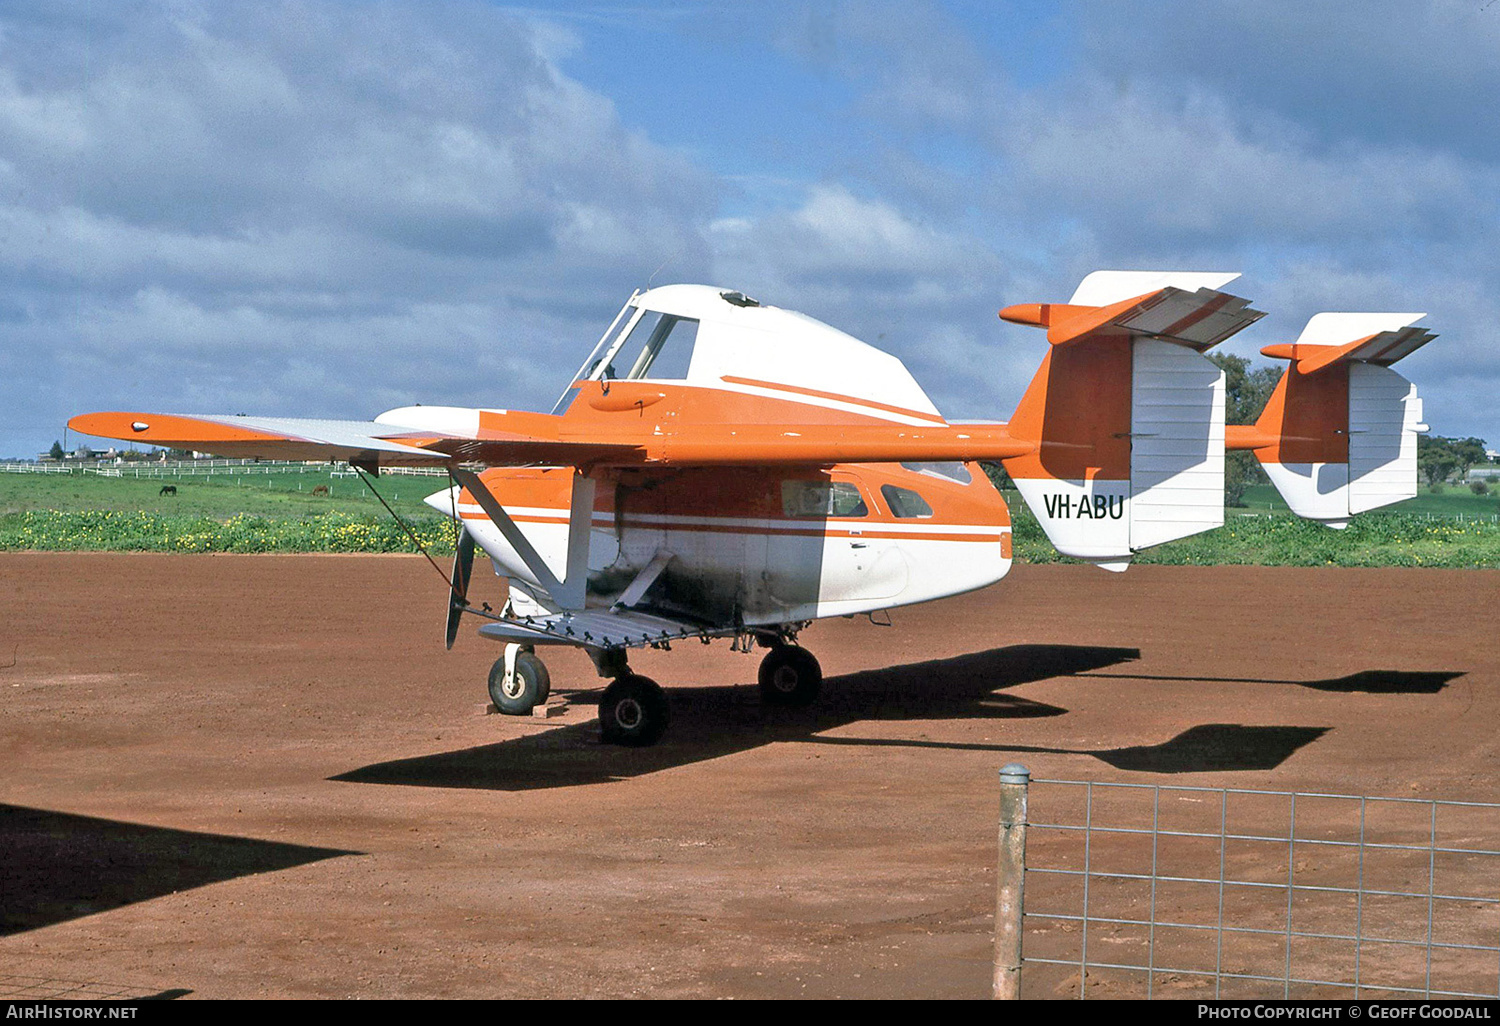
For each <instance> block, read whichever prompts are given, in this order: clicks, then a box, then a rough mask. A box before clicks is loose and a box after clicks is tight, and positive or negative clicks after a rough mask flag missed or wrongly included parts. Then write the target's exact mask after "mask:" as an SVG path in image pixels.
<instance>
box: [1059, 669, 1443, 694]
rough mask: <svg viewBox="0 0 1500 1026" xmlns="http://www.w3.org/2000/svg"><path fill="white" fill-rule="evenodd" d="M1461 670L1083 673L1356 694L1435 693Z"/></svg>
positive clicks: (1095, 675) (1119, 677)
mask: <svg viewBox="0 0 1500 1026" xmlns="http://www.w3.org/2000/svg"><path fill="white" fill-rule="evenodd" d="M1463 675H1464V671H1463V670H1361V671H1360V672H1358V673H1350V674H1345V675H1344V676H1342V677H1331V678H1328V679H1326V680H1274V679H1270V678H1266V677H1153V676H1146V675H1143V674H1134V673H1085V674H1082V676H1085V677H1109V678H1113V679H1126V680H1183V681H1202V682H1204V683H1208V684H1295V685H1296V686H1297V687H1299V688H1308V689H1310V690H1313V691H1332V692H1336V693H1338V694H1346V695H1352V694H1360V695H1435V694H1437V693H1438V692H1439V691H1441V690H1443V688H1445V687H1447V686H1448V682H1449V681H1452V680H1457V679H1458V678H1459V677H1462V676H1463Z"/></svg>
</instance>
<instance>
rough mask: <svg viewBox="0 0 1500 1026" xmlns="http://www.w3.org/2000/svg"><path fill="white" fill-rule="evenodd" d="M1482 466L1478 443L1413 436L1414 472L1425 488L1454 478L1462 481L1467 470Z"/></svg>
mask: <svg viewBox="0 0 1500 1026" xmlns="http://www.w3.org/2000/svg"><path fill="white" fill-rule="evenodd" d="M1483 462H1484V441H1483V440H1482V439H1478V438H1444V437H1443V436H1442V435H1418V436H1417V472H1418V473H1420V474H1421V475H1422V476H1423V477H1424V478H1426V480H1427V483H1428V484H1429V485H1437V484H1442V483H1443V482H1444V481H1446V480H1448V478H1450V477H1454V476H1457V477H1458V479H1459V480H1460V481H1462V480H1463V479H1464V478H1465V477H1467V476H1468V474H1469V468H1470V467H1472V466H1473V465H1474V464H1476V463H1483Z"/></svg>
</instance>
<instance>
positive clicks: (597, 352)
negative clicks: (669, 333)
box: [552, 291, 640, 413]
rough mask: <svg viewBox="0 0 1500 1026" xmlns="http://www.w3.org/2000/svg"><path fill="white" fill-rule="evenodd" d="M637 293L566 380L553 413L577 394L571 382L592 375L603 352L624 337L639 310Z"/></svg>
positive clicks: (558, 410)
mask: <svg viewBox="0 0 1500 1026" xmlns="http://www.w3.org/2000/svg"><path fill="white" fill-rule="evenodd" d="M638 295H640V292H639V291H637V292H633V293H631V295H630V301H629V302H627V303H626V304H625V305H624V306H623V307H621V309H620V312H619V313H618V314H616V315H615V319H614V320H613V321H611V322H610V325H609V329H608V330H607V331H605V333H604V337H603V338H601V339H600V340H599V344H598V345H596V346H595V347H594V351H593V352H592V353H590V354H589V358H588V359H587V360H584V361H583V366H582V367H579V368H578V373H577V374H574V375H573V376H572V377H571V378H570V379H569V380H568V387H567V389H565V390H564V391H563V394H562V396H561V398H559V399H558V400H557V404H556V405H555V406H553V407H552V412H553V413H562V412H563V410H566V409H567V408H568V404H569V403H571V402H572V401H573V397H574V396H575V395H577V394H578V390H577V389H575V388H574V387H573V382H575V381H583V380H586V379H588V378H591V377H593V376H594V372H595V371H596V370H598V369H599V363H600V361H602V360H603V359H604V354H606V353H608V352H609V351H610V350H611V349H613V348H614V347H615V345H616V344H618V343H619V341H620V339H621V338H622V337H624V335H625V332H626V330H627V329H628V328H629V327H630V325H631V324H632V323H634V319H635V317H636V315H637V314H639V313H640V310H639V309H637V308H636V306H635V297H636V296H638Z"/></svg>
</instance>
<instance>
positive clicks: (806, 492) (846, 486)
mask: <svg viewBox="0 0 1500 1026" xmlns="http://www.w3.org/2000/svg"><path fill="white" fill-rule="evenodd" d="M781 511H782V512H783V513H785V514H786V515H787V516H789V517H793V518H794V519H797V520H824V519H826V518H828V517H866V516H869V515H870V508H869V507H868V506H866V505H865V499H864V496H862V495H860V494H859V489H858V488H857V487H855V486H854V485H852V484H850V483H849V482H847V481H783V482H781Z"/></svg>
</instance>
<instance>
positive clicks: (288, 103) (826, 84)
mask: <svg viewBox="0 0 1500 1026" xmlns="http://www.w3.org/2000/svg"><path fill="white" fill-rule="evenodd" d="M1495 109H1500V4H1492V3H1486V2H1485V0H1431V2H1419V0H1369V2H1366V3H1362V4H1358V5H1351V4H1343V3H1319V2H1309V0H1302V2H1296V3H1294V2H1289V0H1243V2H1237V3H1227V2H1226V3H1213V2H1203V0H1198V2H1193V3H1188V2H1179V0H1158V2H1153V3H1151V4H1149V5H1137V4H1129V3H1122V2H1118V0H1116V2H1106V0H1098V2H1094V0H1080V2H1076V3H1071V4H1064V5H1058V4H1050V3H1033V2H1018V3H1005V2H1000V0H994V2H984V3H981V2H966V0H950V2H926V3H924V2H918V0H901V2H890V3H887V2H881V0H859V2H846V3H836V2H830V0H823V2H817V3H795V2H769V0H765V2H757V0H742V2H735V3H730V2H717V0H705V2H701V3H692V2H686V0H679V2H671V3H647V2H635V3H605V2H597V3H570V4H564V3H548V2H536V3H531V4H528V5H501V4H486V3H478V2H466V3H422V4H417V3H369V2H363V0H361V2H354V0H349V2H342V3H340V2H322V3H315V2H298V3H280V2H273V3H257V4H231V3H227V2H220V3H208V2H195V0H156V2H147V0H112V2H94V3H85V2H76V0H75V2H70V0H35V2H33V0H6V2H4V3H0V398H3V400H4V401H3V403H0V455H30V454H34V453H36V452H37V451H40V450H42V449H45V448H46V447H47V446H48V445H50V444H51V442H52V440H53V439H54V438H58V437H61V435H62V429H63V423H64V421H65V420H66V419H67V417H68V416H70V415H71V414H74V413H79V412H85V411H89V410H100V409H140V410H162V411H171V412H250V413H262V414H272V415H284V416H299V415H300V416H336V417H357V418H365V417H369V416H372V415H373V414H375V413H378V412H380V411H381V410H384V409H387V408H389V407H393V406H398V405H403V404H406V403H411V402H422V403H432V404H438V403H443V404H453V405H483V406H500V407H517V408H532V409H547V408H549V406H550V404H551V402H552V400H553V399H554V398H555V396H556V393H557V392H558V391H559V389H560V388H561V385H562V381H561V378H562V377H563V376H565V375H566V374H567V373H568V371H569V370H570V369H571V368H572V367H574V366H576V364H577V362H578V360H579V359H580V354H581V353H583V352H585V351H586V349H587V347H589V346H590V345H592V343H593V341H594V340H595V339H596V338H597V336H598V334H599V332H600V331H601V330H602V328H603V326H604V325H605V324H606V323H607V322H608V320H609V318H610V317H611V316H612V315H613V313H614V311H615V310H616V309H617V308H618V306H619V304H620V303H621V302H622V301H623V300H624V298H625V296H627V295H628V294H629V292H630V291H631V289H632V288H635V287H637V286H641V285H644V284H646V283H647V282H648V281H654V282H655V283H656V284H664V283H666V282H671V281H700V282H707V283H711V284H718V285H724V286H728V287H734V288H739V289H742V290H744V291H746V292H748V293H749V294H751V295H754V296H757V297H758V298H760V299H762V300H763V301H765V302H769V303H774V304H776V305H778V306H784V307H790V308H793V309H800V310H803V311H804V312H806V313H809V314H811V315H813V316H815V317H819V318H821V319H823V320H826V321H828V322H830V323H832V324H834V325H836V326H838V327H840V328H843V329H844V330H846V331H849V332H851V333H853V334H855V335H858V336H860V337H862V338H864V339H866V340H867V341H870V342H872V343H875V344H877V345H879V346H881V347H882V348H885V349H887V350H889V351H891V352H893V353H895V354H896V355H898V356H900V357H901V358H902V359H903V360H905V361H906V363H907V365H908V366H909V367H910V368H911V369H912V370H913V372H914V373H915V374H916V376H917V378H918V380H920V381H921V382H922V383H923V385H924V386H925V387H926V388H927V389H928V391H929V393H930V394H931V395H932V397H933V399H934V401H935V402H937V404H938V406H939V408H940V409H942V410H943V411H944V412H945V413H948V414H949V415H950V416H954V417H1005V416H1008V415H1009V413H1010V412H1011V409H1012V408H1013V406H1014V404H1015V401H1016V399H1017V398H1018V397H1019V395H1020V393H1021V390H1022V388H1023V387H1024V385H1025V383H1026V381H1027V380H1028V379H1029V377H1030V375H1031V373H1032V371H1033V369H1034V368H1035V365H1036V363H1037V362H1038V360H1039V359H1040V357H1041V353H1042V349H1043V347H1044V345H1045V343H1044V342H1043V340H1042V338H1041V335H1040V333H1039V332H1035V331H1033V330H1029V329H1026V328H1021V327H1017V326H1014V325H1008V324H1004V323H1002V322H1000V321H998V320H997V319H996V317H995V312H996V310H998V309H999V308H1000V307H1002V306H1006V305H1009V304H1011V303H1019V302H1035V301H1049V300H1050V301H1060V300H1065V299H1066V298H1067V297H1068V296H1069V295H1070V294H1071V292H1072V289H1073V287H1074V286H1075V285H1076V284H1077V282H1078V280H1079V279H1081V278H1082V277H1083V275H1084V274H1086V273H1088V272H1089V271H1091V270H1094V269H1097V268H1104V267H1112V268H1145V269H1194V270H1220V269H1223V270H1240V271H1243V272H1244V273H1245V277H1244V278H1243V279H1241V280H1240V281H1238V282H1236V283H1235V285H1234V286H1233V289H1234V290H1236V291H1237V292H1238V293H1239V294H1241V295H1244V296H1247V297H1249V298H1251V299H1253V300H1254V301H1255V303H1256V305H1257V307H1259V308H1260V309H1263V310H1267V311H1268V312H1269V316H1268V317H1266V318H1265V319H1264V320H1262V321H1261V322H1259V323H1258V324H1256V325H1255V326H1254V327H1252V328H1251V329H1249V330H1247V331H1246V332H1244V333H1243V334H1242V335H1240V336H1239V337H1238V338H1237V339H1236V340H1234V341H1232V342H1231V343H1229V344H1228V345H1227V346H1226V347H1225V349H1226V351H1229V352H1233V353H1237V354H1240V355H1245V356H1252V357H1253V356H1255V355H1256V353H1257V351H1258V349H1259V348H1260V346H1262V345H1265V344H1268V343H1271V342H1278V341H1286V340H1290V339H1293V338H1295V337H1296V335H1297V334H1298V333H1299V332H1300V331H1301V328H1302V325H1303V324H1304V323H1305V322H1306V320H1307V318H1308V317H1310V316H1311V315H1312V314H1314V313H1317V312H1319V311H1321V310H1398V311H1427V312H1428V314H1429V316H1428V318H1427V320H1426V323H1427V324H1428V325H1429V326H1430V327H1431V328H1432V329H1433V330H1435V331H1437V332H1439V334H1440V335H1441V337H1440V338H1439V339H1438V340H1437V341H1436V342H1434V343H1433V344H1431V345H1429V346H1428V347H1427V348H1426V349H1424V350H1422V351H1421V352H1419V353H1418V354H1417V355H1415V356H1413V357H1412V358H1411V359H1409V360H1408V361H1406V362H1404V363H1403V364H1402V365H1401V366H1400V368H1399V369H1401V370H1402V371H1403V372H1405V373H1406V374H1407V375H1408V376H1409V377H1411V378H1413V379H1414V380H1415V381H1416V382H1417V383H1418V385H1419V387H1420V389H1421V391H1422V394H1423V395H1424V397H1425V398H1426V401H1427V420H1428V422H1429V423H1430V424H1431V425H1432V427H1433V430H1434V431H1436V432H1437V433H1440V434H1448V435H1477V436H1480V437H1483V438H1486V439H1488V440H1489V441H1490V442H1491V443H1492V444H1494V443H1497V442H1500V402H1497V401H1496V396H1497V395H1500V360H1497V358H1496V355H1495V349H1494V345H1493V343H1492V339H1491V335H1492V332H1493V325H1494V324H1495V323H1496V317H1497V314H1500V309H1497V306H1500V303H1497V299H1496V293H1497V285H1500V273H1497V272H1500V230H1497V209H1496V202H1497V196H1500V189H1497V186H1500V132H1497V131H1495V129H1494V125H1493V122H1494V114H1493V111H1494V110H1495ZM1257 358H1258V357H1257Z"/></svg>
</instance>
